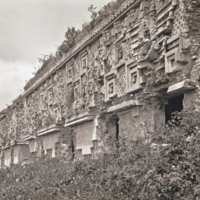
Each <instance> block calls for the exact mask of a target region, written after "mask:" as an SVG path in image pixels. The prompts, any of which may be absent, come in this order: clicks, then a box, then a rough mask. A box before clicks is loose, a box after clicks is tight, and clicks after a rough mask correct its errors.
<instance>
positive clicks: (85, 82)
mask: <svg viewBox="0 0 200 200" xmlns="http://www.w3.org/2000/svg"><path fill="white" fill-rule="evenodd" d="M197 4H199V3H198V1H195V0H125V1H124V2H123V3H122V4H121V5H120V7H119V8H118V10H117V11H116V12H115V13H114V14H109V15H108V16H107V17H105V18H104V19H103V20H102V21H101V22H100V23H98V24H96V26H95V27H94V28H93V29H92V30H91V31H89V32H88V33H87V34H86V35H85V36H84V37H83V38H82V39H81V40H79V41H77V42H76V44H75V45H74V46H73V47H72V48H71V49H70V50H69V51H67V52H66V53H63V54H62V55H60V56H58V57H57V59H53V60H51V62H49V63H48V65H46V66H45V67H43V68H41V69H40V70H39V71H38V72H37V73H36V74H35V76H34V77H33V78H32V79H31V80H29V81H28V82H27V84H26V85H25V87H24V93H23V94H22V95H21V96H19V97H18V98H17V99H15V100H14V101H13V104H12V105H10V106H8V107H7V108H6V109H4V110H2V111H1V112H0V135H1V139H0V142H1V143H0V145H1V149H0V153H1V166H10V165H11V164H16V163H20V162H22V161H23V160H25V159H31V158H34V157H36V156H41V155H43V154H44V155H47V156H48V157H52V158H53V157H56V156H58V154H59V153H60V148H61V146H62V147H63V146H64V147H66V149H67V151H68V154H69V156H71V154H72V153H75V154H77V155H80V156H90V155H91V154H92V153H94V152H95V148H96V147H97V146H98V145H102V144H103V143H104V140H105V138H106V137H108V136H110V137H112V138H113V140H114V139H117V138H118V137H119V136H120V135H127V136H128V137H129V138H130V139H136V138H138V137H144V134H145V132H146V131H147V130H150V131H155V130H159V129H162V128H163V127H165V124H166V123H167V122H168V120H170V119H171V114H172V113H173V112H175V111H181V110H184V109H190V108H191V109H199V108H200V100H199V99H200V82H199V81H200V48H199V47H200V32H199V29H198V27H200V15H199V12H198V6H199V5H197Z"/></svg>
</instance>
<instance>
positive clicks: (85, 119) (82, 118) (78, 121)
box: [65, 115, 95, 127]
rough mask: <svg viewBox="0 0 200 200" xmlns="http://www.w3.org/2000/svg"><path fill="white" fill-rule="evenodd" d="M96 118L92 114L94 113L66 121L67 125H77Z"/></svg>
mask: <svg viewBox="0 0 200 200" xmlns="http://www.w3.org/2000/svg"><path fill="white" fill-rule="evenodd" d="M94 118H95V117H94V116H92V115H88V116H84V117H81V118H77V119H74V120H71V121H68V122H66V123H65V127H70V126H75V125H78V124H82V123H85V122H88V121H92V120H94Z"/></svg>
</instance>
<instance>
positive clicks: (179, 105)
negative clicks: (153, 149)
mask: <svg viewBox="0 0 200 200" xmlns="http://www.w3.org/2000/svg"><path fill="white" fill-rule="evenodd" d="M183 98H184V95H180V96H177V97H173V98H171V99H169V101H168V104H167V105H166V106H165V123H166V124H167V122H168V121H170V120H171V119H172V113H173V112H176V111H178V112H181V111H182V110H183Z"/></svg>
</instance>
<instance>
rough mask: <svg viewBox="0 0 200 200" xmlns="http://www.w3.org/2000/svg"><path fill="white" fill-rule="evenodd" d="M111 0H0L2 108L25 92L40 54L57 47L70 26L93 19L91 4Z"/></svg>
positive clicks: (77, 25) (100, 4)
mask: <svg viewBox="0 0 200 200" xmlns="http://www.w3.org/2000/svg"><path fill="white" fill-rule="evenodd" d="M110 1H111V0H0V5H1V6H0V111H1V110H2V109H4V108H6V107H7V105H10V104H12V100H14V99H16V98H17V97H18V96H19V95H20V94H22V93H23V87H24V86H25V84H26V82H27V81H28V80H29V79H30V78H31V77H33V72H34V71H35V70H34V68H35V67H38V60H37V58H38V57H42V55H49V54H50V53H54V52H55V51H56V46H59V45H60V44H61V43H62V41H63V40H64V35H65V32H66V31H67V28H68V27H72V26H74V27H76V28H79V29H80V28H81V27H82V24H83V23H84V21H90V16H91V13H90V12H88V11H87V9H88V7H90V6H91V5H94V6H95V7H97V8H98V9H100V8H101V7H102V6H103V5H106V4H107V3H108V2H110Z"/></svg>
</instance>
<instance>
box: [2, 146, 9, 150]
mask: <svg viewBox="0 0 200 200" xmlns="http://www.w3.org/2000/svg"><path fill="white" fill-rule="evenodd" d="M6 149H10V146H5V147H2V150H6Z"/></svg>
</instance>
